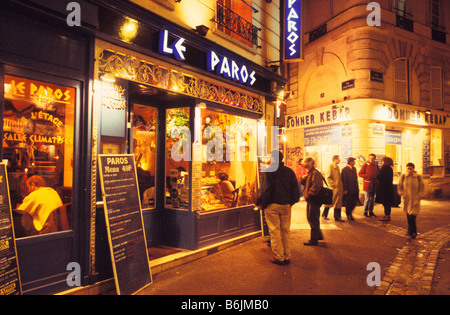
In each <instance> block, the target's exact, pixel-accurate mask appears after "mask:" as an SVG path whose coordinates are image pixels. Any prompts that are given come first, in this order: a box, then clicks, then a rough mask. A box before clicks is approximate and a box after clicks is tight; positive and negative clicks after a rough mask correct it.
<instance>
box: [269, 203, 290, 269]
mask: <svg viewBox="0 0 450 315" xmlns="http://www.w3.org/2000/svg"><path fill="white" fill-rule="evenodd" d="M264 211H265V216H266V222H267V227H268V228H269V233H270V242H271V248H272V251H273V253H274V255H275V259H277V260H280V261H283V260H286V259H290V258H291V248H290V246H289V236H290V231H291V206H290V205H279V204H276V203H272V204H270V205H269V206H268V207H267V208H266V209H265V210H264Z"/></svg>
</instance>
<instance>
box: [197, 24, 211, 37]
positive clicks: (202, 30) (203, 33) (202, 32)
mask: <svg viewBox="0 0 450 315" xmlns="http://www.w3.org/2000/svg"><path fill="white" fill-rule="evenodd" d="M208 31H209V27H207V26H205V25H197V26H196V27H195V32H196V33H197V34H198V35H201V36H203V37H205V36H206V34H208Z"/></svg>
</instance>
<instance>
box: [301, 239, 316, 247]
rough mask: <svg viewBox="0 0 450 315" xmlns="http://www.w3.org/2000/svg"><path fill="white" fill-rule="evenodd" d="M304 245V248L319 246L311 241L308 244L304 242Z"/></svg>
mask: <svg viewBox="0 0 450 315" xmlns="http://www.w3.org/2000/svg"><path fill="white" fill-rule="evenodd" d="M303 245H304V246H318V245H319V242H317V241H311V240H309V241H308V242H304V243H303Z"/></svg>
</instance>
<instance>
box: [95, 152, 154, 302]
mask: <svg viewBox="0 0 450 315" xmlns="http://www.w3.org/2000/svg"><path fill="white" fill-rule="evenodd" d="M134 161H135V160H134V155H133V154H118V155H106V154H100V155H99V169H100V183H101V186H102V196H103V204H104V207H105V219H106V226H107V231H108V241H109V246H110V251H111V261H112V264H113V272H114V280H115V283H116V292H117V294H118V295H130V294H135V293H137V292H139V291H140V290H142V289H143V288H145V287H146V286H148V285H149V284H151V283H152V275H151V270H150V265H149V261H148V253H147V242H146V239H145V232H144V223H143V219H142V210H141V202H140V198H139V190H138V182H137V174H136V167H135V162H134Z"/></svg>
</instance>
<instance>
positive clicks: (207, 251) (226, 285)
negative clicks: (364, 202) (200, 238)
mask: <svg viewBox="0 0 450 315" xmlns="http://www.w3.org/2000/svg"><path fill="white" fill-rule="evenodd" d="M305 208H306V204H305V202H300V203H298V204H296V205H294V207H293V211H292V224H291V250H292V257H291V264H290V265H288V266H277V265H274V264H272V263H270V261H269V259H271V258H272V252H271V250H270V247H268V246H267V244H266V243H265V239H264V238H262V237H261V236H260V233H253V234H250V235H247V236H245V237H243V238H237V239H234V240H231V241H228V242H223V243H221V244H216V245H214V246H210V247H208V248H203V249H200V250H197V251H188V250H182V251H180V252H178V253H176V254H173V255H169V256H166V257H162V258H159V259H155V260H151V261H150V265H151V268H152V274H153V283H152V284H151V285H149V286H148V287H147V288H145V289H144V290H143V291H141V292H140V293H139V294H142V295H144V294H148V295H298V294H302V295H303V294H308V295H311V294H312V295H318V294H339V295H361V294H363V295H370V294H376V295H394V294H448V293H449V291H450V289H449V288H450V276H449V275H450V270H449V269H448V268H449V263H448V260H444V259H443V258H442V257H448V258H450V257H449V256H450V254H448V247H449V246H450V245H448V242H449V241H450V233H449V232H450V201H423V202H422V210H421V214H420V215H419V217H418V219H417V224H418V232H419V235H418V237H417V238H416V239H415V240H410V239H409V237H407V236H406V231H407V223H406V217H405V215H404V213H403V210H402V208H393V209H392V215H391V221H390V222H388V223H386V222H381V221H379V219H380V218H381V217H382V215H383V207H382V206H381V205H376V207H375V211H374V212H375V214H377V215H378V218H366V217H364V216H363V215H362V212H363V210H362V207H357V208H356V209H355V211H354V217H355V219H356V221H348V220H346V218H345V214H343V219H344V220H346V221H345V222H344V223H341V222H335V221H334V219H333V211H332V210H331V211H330V212H331V213H330V215H329V217H330V220H329V221H325V220H323V219H321V228H322V231H323V234H324V237H325V240H324V242H321V244H320V246H318V247H305V246H303V242H304V241H307V240H308V239H309V234H310V228H309V224H308V222H307V220H306V209H305ZM440 253H441V254H440ZM445 254H447V255H446V256H445ZM441 256H442V257H441ZM200 258H201V259H200ZM370 262H377V263H378V264H379V265H380V266H381V277H382V278H381V279H382V280H381V286H379V287H370V286H369V285H368V284H367V281H366V280H367V277H368V275H369V273H370V272H371V270H369V271H367V265H368V264H369V263H370ZM435 274H436V275H437V277H435ZM107 287H108V289H107V290H109V292H108V293H107V294H115V289H114V281H112V280H109V281H107ZM105 290H106V289H105V288H103V289H102V290H101V291H100V292H98V293H95V291H91V293H89V292H88V293H87V294H101V293H103V294H104V292H105ZM85 294H86V293H85Z"/></svg>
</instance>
